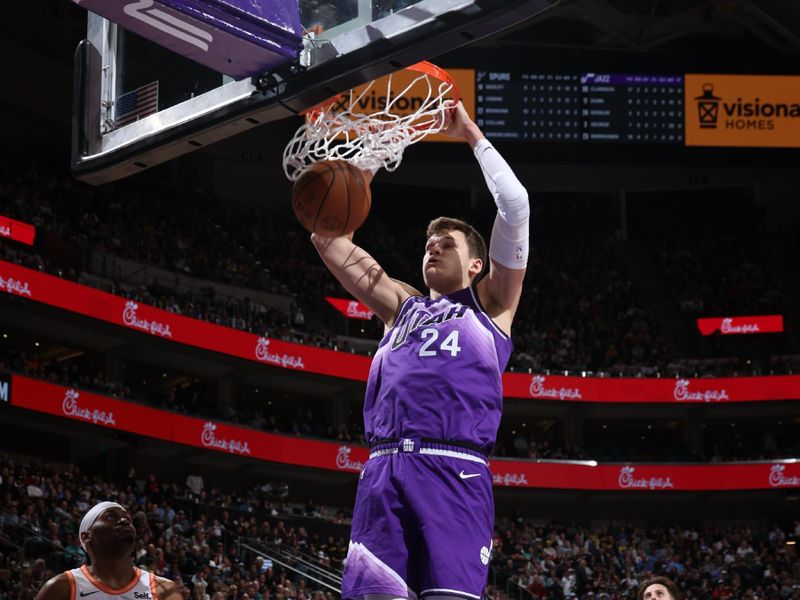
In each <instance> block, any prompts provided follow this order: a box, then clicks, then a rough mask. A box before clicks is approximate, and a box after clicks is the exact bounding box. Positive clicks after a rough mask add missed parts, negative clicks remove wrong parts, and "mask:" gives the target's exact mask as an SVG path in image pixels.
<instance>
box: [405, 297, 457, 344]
mask: <svg viewBox="0 0 800 600" xmlns="http://www.w3.org/2000/svg"><path fill="white" fill-rule="evenodd" d="M466 314H467V306H465V305H463V304H455V305H454V306H451V307H450V308H448V309H447V310H443V311H441V312H438V313H436V314H431V313H429V312H428V311H427V310H424V309H423V308H421V307H414V308H413V309H412V310H410V311H408V312H407V313H406V314H405V315H403V316H402V317H401V319H400V322H399V323H398V324H397V325H396V328H397V333H396V334H395V336H394V339H392V350H397V349H398V348H399V347H400V346H402V345H403V344H405V343H406V341H407V340H408V336H409V335H411V334H412V333H413V332H414V331H415V330H416V329H418V328H420V327H427V326H430V325H438V324H439V323H444V322H446V321H450V320H452V319H463V318H464V316H465V315H466Z"/></svg>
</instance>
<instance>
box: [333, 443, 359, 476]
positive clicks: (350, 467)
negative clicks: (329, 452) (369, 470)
mask: <svg viewBox="0 0 800 600" xmlns="http://www.w3.org/2000/svg"><path fill="white" fill-rule="evenodd" d="M352 451H353V449H352V448H350V447H349V446H339V452H337V453H336V466H337V468H339V469H342V470H343V471H360V470H361V469H363V468H364V463H362V462H359V461H357V460H352V459H351V458H350V453H351V452H352Z"/></svg>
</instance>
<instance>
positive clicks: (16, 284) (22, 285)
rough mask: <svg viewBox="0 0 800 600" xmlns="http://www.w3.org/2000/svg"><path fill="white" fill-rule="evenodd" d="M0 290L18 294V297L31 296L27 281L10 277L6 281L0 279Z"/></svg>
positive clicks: (2, 278)
mask: <svg viewBox="0 0 800 600" xmlns="http://www.w3.org/2000/svg"><path fill="white" fill-rule="evenodd" d="M0 290H4V291H6V292H8V293H9V294H18V295H19V296H28V297H30V295H31V287H30V285H29V284H28V282H27V281H20V280H19V279H14V278H12V277H9V278H8V279H5V278H4V277H0Z"/></svg>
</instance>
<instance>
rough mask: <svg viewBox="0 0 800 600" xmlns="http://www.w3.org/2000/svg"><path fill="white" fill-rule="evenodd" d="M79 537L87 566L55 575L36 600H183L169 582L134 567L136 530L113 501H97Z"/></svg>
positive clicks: (174, 586)
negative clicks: (84, 599)
mask: <svg viewBox="0 0 800 600" xmlns="http://www.w3.org/2000/svg"><path fill="white" fill-rule="evenodd" d="M79 538H80V543H81V546H83V549H84V550H85V551H86V553H87V554H88V555H89V560H90V564H88V565H82V566H81V567H79V568H77V569H72V570H71V571H65V572H64V573H61V574H60V575H56V576H55V577H53V578H52V579H50V580H49V581H48V582H47V583H45V584H44V585H43V586H42V589H41V590H39V594H38V595H37V596H36V600H81V599H82V598H86V597H88V596H91V598H90V599H89V600H107V599H113V600H183V595H182V594H181V593H180V590H179V589H178V586H177V585H175V583H174V582H172V581H170V580H169V579H165V578H163V577H158V576H156V575H154V574H153V573H149V572H147V571H143V570H141V569H139V568H138V567H136V566H135V565H134V564H133V547H134V544H135V542H136V529H134V527H133V522H132V519H131V515H130V513H129V512H128V511H127V510H125V508H124V507H122V506H121V505H119V504H117V503H116V502H100V503H99V504H97V505H95V506H94V507H92V508H91V509H90V510H89V511H88V512H87V513H86V515H85V516H84V517H83V520H82V521H81V526H80V532H79Z"/></svg>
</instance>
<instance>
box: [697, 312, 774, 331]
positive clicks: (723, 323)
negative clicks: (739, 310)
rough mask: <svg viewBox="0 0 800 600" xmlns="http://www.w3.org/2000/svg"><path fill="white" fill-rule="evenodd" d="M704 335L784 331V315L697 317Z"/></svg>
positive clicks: (698, 324) (699, 327)
mask: <svg viewBox="0 0 800 600" xmlns="http://www.w3.org/2000/svg"><path fill="white" fill-rule="evenodd" d="M697 328H698V329H699V330H700V333H701V334H702V335H714V334H715V333H719V334H722V335H742V334H752V333H783V315H760V316H752V317H712V318H706V319H697Z"/></svg>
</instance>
